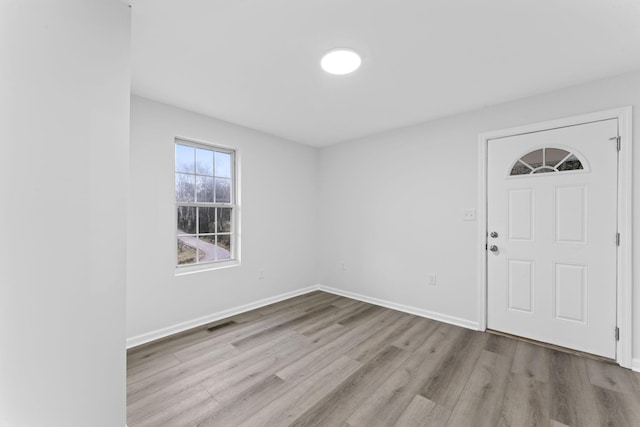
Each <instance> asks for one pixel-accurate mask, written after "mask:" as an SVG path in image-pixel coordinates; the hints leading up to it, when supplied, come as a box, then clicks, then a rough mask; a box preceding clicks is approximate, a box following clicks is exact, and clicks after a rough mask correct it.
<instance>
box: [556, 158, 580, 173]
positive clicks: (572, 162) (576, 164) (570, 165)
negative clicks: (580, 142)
mask: <svg viewBox="0 0 640 427" xmlns="http://www.w3.org/2000/svg"><path fill="white" fill-rule="evenodd" d="M556 167H557V168H558V170H559V171H571V170H577V169H582V163H581V162H580V160H578V158H577V157H576V156H575V155H573V154H572V155H571V156H570V157H569V158H568V159H567V160H565V161H564V162H562V164H560V165H558V166H556Z"/></svg>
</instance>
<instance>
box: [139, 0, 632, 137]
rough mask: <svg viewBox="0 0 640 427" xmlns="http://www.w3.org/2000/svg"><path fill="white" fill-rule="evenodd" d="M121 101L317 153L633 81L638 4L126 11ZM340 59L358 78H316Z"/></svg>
mask: <svg viewBox="0 0 640 427" xmlns="http://www.w3.org/2000/svg"><path fill="white" fill-rule="evenodd" d="M132 7H133V59H132V61H133V76H132V79H133V82H132V85H133V92H134V93H135V94H138V95H141V96H144V97H147V98H151V99H154V100H157V101H160V102H165V103H168V104H172V105H175V106H178V107H182V108H185V109H187V110H192V111H195V112H199V113H202V114H206V115H208V116H212V117H216V118H219V119H223V120H227V121H229V122H233V123H237V124H240V125H244V126H247V127H250V128H254V129H257V130H260V131H263V132H267V133H270V134H274V135H278V136H280V137H283V138H287V139H290V140H293V141H297V142H301V143H305V144H309V145H314V146H323V145H328V144H333V143H336V142H341V141H345V140H348V139H353V138H357V137H361V136H365V135H369V134H373V133H377V132H381V131H385V130H389V129H392V128H397V127H402V126H406V125H410V124H414V123H418V122H422V121H427V120H431V119H434V118H438V117H443V116H448V115H452V114H456V113H460V112H463V111H469V110H473V109H477V108H482V107H484V106H487V105H491V104H496V103H500V102H505V101H509V100H513V99H517V98H522V97H525V96H530V95H533V94H537V93H542V92H547V91H551V90H555V89H558V88H562V87H566V86H570V85H575V84H579V83H584V82H588V81H592V80H596V79H599V78H603V77H607V76H611V75H616V74H622V73H625V72H629V71H632V70H636V69H640V1H639V0H528V1H527V0H482V1H479V0H440V1H437V0H132ZM335 47H348V48H352V49H355V50H357V51H358V52H359V53H360V54H361V56H362V58H363V63H362V66H361V68H360V69H359V70H358V71H356V72H355V73H354V74H351V75H348V76H333V75H329V74H327V73H325V72H323V71H322V70H321V68H320V59H321V56H322V55H323V54H324V53H325V52H326V51H328V50H330V49H331V48H335Z"/></svg>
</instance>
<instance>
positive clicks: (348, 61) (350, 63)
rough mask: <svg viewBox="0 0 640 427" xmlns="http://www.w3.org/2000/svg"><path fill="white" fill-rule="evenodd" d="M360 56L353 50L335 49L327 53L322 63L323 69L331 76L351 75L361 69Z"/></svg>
mask: <svg viewBox="0 0 640 427" xmlns="http://www.w3.org/2000/svg"><path fill="white" fill-rule="evenodd" d="M361 63H362V60H361V59H360V55H358V54H357V53H356V52H354V51H353V50H351V49H333V50H330V51H329V52H327V53H326V54H325V55H324V56H323V57H322V61H320V65H321V66H322V69H323V70H325V71H326V72H327V73H329V74H337V75H342V74H349V73H353V72H354V71H355V70H357V69H358V68H359V67H360V64H361Z"/></svg>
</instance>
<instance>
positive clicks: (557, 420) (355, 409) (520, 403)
mask: <svg viewBox="0 0 640 427" xmlns="http://www.w3.org/2000/svg"><path fill="white" fill-rule="evenodd" d="M127 383H128V388H127V408H128V415H127V422H128V425H129V427H143V426H154V427H155V426H172V427H181V426H223V427H231V426H288V425H291V426H331V427H334V426H337V427H356V426H367V427H370V426H465V427H468V426H492V427H495V426H550V427H560V426H565V425H566V426H576V427H577V426H580V427H583V426H616V427H619V426H620V427H622V426H640V375H639V374H636V373H633V372H631V371H629V370H626V369H623V368H620V367H618V366H616V365H613V364H609V363H606V362H601V361H596V360H591V359H585V358H582V357H579V356H575V355H572V354H567V353H563V352H559V351H556V350H552V349H549V348H545V347H541V346H537V345H535V344H531V343H527V342H523V341H518V340H515V339H512V338H507V337H503V336H498V335H493V334H488V333H482V332H476V331H471V330H467V329H463V328H459V327H456V326H452V325H448V324H445V323H440V322H436V321H433V320H429V319H424V318H421V317H417V316H413V315H409V314H405V313H400V312H397V311H394V310H390V309H386V308H382V307H378V306H374V305H370V304H366V303H363V302H359V301H354V300H351V299H348V298H343V297H340V296H336V295H331V294H327V293H323V292H313V293H310V294H306V295H302V296H299V297H296V298H292V299H290V300H287V301H283V302H280V303H277V304H273V305H270V306H267V307H263V308H260V309H257V310H254V311H251V312H248V313H243V314H241V315H238V316H234V317H231V318H228V319H225V320H222V321H219V322H216V323H212V324H210V325H207V326H206V327H203V328H198V329H194V330H191V331H188V332H187V333H182V334H179V335H176V336H173V337H170V338H168V339H165V340H162V341H158V342H155V343H152V344H148V345H145V346H141V347H138V348H135V349H132V350H130V351H129V353H128V367H127Z"/></svg>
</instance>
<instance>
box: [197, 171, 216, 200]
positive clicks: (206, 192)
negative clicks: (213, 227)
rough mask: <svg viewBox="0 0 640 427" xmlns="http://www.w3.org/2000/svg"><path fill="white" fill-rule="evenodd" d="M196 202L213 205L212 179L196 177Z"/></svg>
mask: <svg viewBox="0 0 640 427" xmlns="http://www.w3.org/2000/svg"><path fill="white" fill-rule="evenodd" d="M196 183H197V187H198V198H197V201H198V202H210V203H213V178H209V177H208V176H197V177H196Z"/></svg>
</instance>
